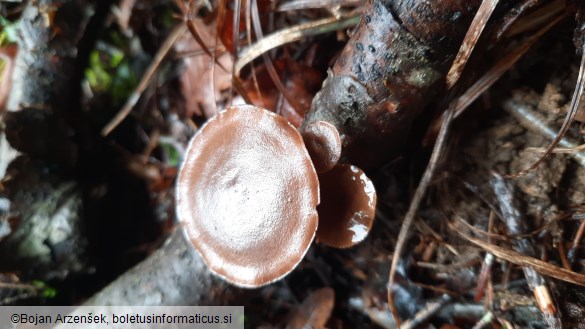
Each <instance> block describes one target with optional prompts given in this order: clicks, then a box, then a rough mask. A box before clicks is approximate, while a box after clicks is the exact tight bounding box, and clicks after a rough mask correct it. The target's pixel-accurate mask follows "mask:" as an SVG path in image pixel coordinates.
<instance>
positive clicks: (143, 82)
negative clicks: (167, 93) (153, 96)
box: [102, 24, 187, 136]
mask: <svg viewBox="0 0 585 329" xmlns="http://www.w3.org/2000/svg"><path fill="white" fill-rule="evenodd" d="M186 30H187V25H185V24H179V25H177V26H176V27H175V28H174V29H173V30H172V31H171V33H170V34H169V36H168V37H167V38H166V40H165V42H163V44H162V46H161V47H160V49H159V50H158V52H157V53H156V55H155V56H154V59H153V60H152V62H151V63H150V65H149V66H148V68H147V69H146V72H144V75H143V76H142V79H140V82H139V83H138V86H136V88H134V91H132V94H130V97H128V99H127V100H126V103H125V104H124V106H123V107H122V108H121V109H120V111H118V113H117V114H116V115H115V116H114V117H113V118H112V120H110V122H108V124H107V125H106V126H105V127H104V128H103V129H102V136H107V135H109V134H110V133H111V132H112V130H114V129H115V128H116V127H117V126H118V125H119V124H120V123H121V122H122V121H123V120H124V119H125V118H126V117H127V116H128V114H130V111H132V108H133V107H134V105H136V103H137V102H138V100H139V99H140V95H142V92H143V91H144V90H145V89H146V87H147V86H148V84H149V82H150V81H151V79H152V76H153V75H154V73H155V72H156V70H157V69H158V67H159V65H160V63H161V62H162V60H163V59H164V58H165V56H166V55H167V53H168V52H169V50H170V49H171V47H172V46H173V45H174V44H175V41H177V39H178V38H179V37H180V36H181V35H183V33H184V32H185V31H186Z"/></svg>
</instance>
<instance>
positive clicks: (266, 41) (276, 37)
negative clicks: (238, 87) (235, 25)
mask: <svg viewBox="0 0 585 329" xmlns="http://www.w3.org/2000/svg"><path fill="white" fill-rule="evenodd" d="M360 17H361V16H360V13H354V14H352V15H351V16H348V17H343V18H341V19H337V18H324V19H321V20H317V21H314V22H310V23H305V24H300V25H297V26H293V27H291V28H287V29H284V30H280V31H278V32H274V33H272V34H269V35H267V36H266V37H264V38H262V39H261V40H259V41H258V42H256V43H255V44H253V45H251V46H250V47H248V48H246V49H245V50H244V51H243V53H242V55H241V56H240V58H239V59H238V61H237V63H236V70H235V72H234V75H235V76H239V73H240V71H241V70H242V68H244V66H246V65H248V64H249V63H250V62H252V61H253V60H254V59H256V58H258V57H259V56H261V55H262V54H264V53H266V52H267V51H269V50H272V49H274V48H277V47H280V46H282V45H284V44H286V43H290V42H294V41H299V40H301V39H302V38H306V37H309V36H315V35H319V34H323V33H328V32H333V31H337V30H341V29H345V28H348V27H351V26H354V25H356V24H357V23H359V21H360Z"/></svg>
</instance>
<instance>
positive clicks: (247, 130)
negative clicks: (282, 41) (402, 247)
mask: <svg viewBox="0 0 585 329" xmlns="http://www.w3.org/2000/svg"><path fill="white" fill-rule="evenodd" d="M176 193H177V215H178V217H179V220H180V221H181V223H182V225H183V227H184V231H185V234H186V236H187V238H188V239H189V240H190V241H191V243H192V244H193V246H194V247H195V248H196V249H197V251H198V252H199V253H200V254H201V256H202V258H203V260H204V262H205V263H206V264H207V266H208V267H209V268H210V269H211V271H212V272H214V273H215V274H217V275H219V276H220V277H222V278H223V279H225V280H226V281H228V282H230V283H232V284H234V285H237V286H241V287H250V288H251V287H259V286H262V285H266V284H269V283H271V282H274V281H276V280H278V279H280V278H282V277H283V276H285V275H286V274H288V273H289V272H290V271H292V270H293V269H294V268H295V267H296V266H297V264H298V263H299V262H300V261H301V259H302V258H303V257H304V255H305V253H306V252H307V250H308V249H309V246H310V245H311V242H312V241H313V239H314V236H315V232H316V229H317V210H316V207H317V204H318V203H319V181H318V178H317V174H316V172H315V168H314V167H313V164H312V162H311V159H310V157H309V154H308V152H307V150H306V148H305V146H304V144H303V140H302V137H301V136H300V134H299V132H298V131H297V130H296V129H295V128H294V127H293V126H292V125H291V124H290V123H288V121H286V120H285V119H284V118H283V117H281V116H278V115H276V114H274V113H272V112H269V111H266V110H263V109H260V108H258V107H255V106H249V105H245V106H237V107H236V106H234V107H230V108H228V109H227V110H225V111H223V112H221V113H219V114H218V115H217V116H216V117H214V118H213V119H211V120H209V121H208V122H207V123H206V124H205V125H204V126H203V127H202V128H201V129H200V130H199V131H198V133H197V134H196V136H195V137H194V138H193V139H192V140H191V142H190V144H189V146H188V148H187V151H186V154H185V160H184V162H183V165H182V168H181V171H180V173H179V177H178V180H177V192H176Z"/></svg>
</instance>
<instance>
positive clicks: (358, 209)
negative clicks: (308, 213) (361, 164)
mask: <svg viewBox="0 0 585 329" xmlns="http://www.w3.org/2000/svg"><path fill="white" fill-rule="evenodd" d="M319 184H320V186H321V204H320V205H319V206H318V207H317V210H318V212H319V228H318V229H317V241H318V242H321V243H324V244H326V245H328V246H331V247H336V248H348V247H351V246H353V245H355V244H357V243H359V242H361V241H363V240H364V239H365V238H366V237H367V236H368V233H369V231H370V229H371V228H372V224H373V221H374V217H375V211H376V190H375V189H374V184H372V181H371V180H370V179H369V178H368V177H367V176H366V174H364V172H363V171H362V170H361V169H359V168H358V167H356V166H352V165H348V164H342V165H337V166H335V167H334V168H333V169H332V170H330V171H328V172H326V173H323V174H320V175H319Z"/></svg>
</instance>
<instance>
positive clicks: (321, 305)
mask: <svg viewBox="0 0 585 329" xmlns="http://www.w3.org/2000/svg"><path fill="white" fill-rule="evenodd" d="M334 304H335V292H334V291H333V289H331V288H321V289H319V290H316V291H314V292H313V293H311V294H310V295H309V297H307V298H306V299H305V300H304V301H303V303H302V304H301V305H300V306H299V307H298V308H297V309H295V310H294V311H293V312H292V314H291V317H290V320H289V321H288V324H287V326H286V328H287V329H303V328H315V329H319V328H324V327H325V324H326V323H327V321H328V320H329V317H330V316H331V312H332V311H333V305H334Z"/></svg>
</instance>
